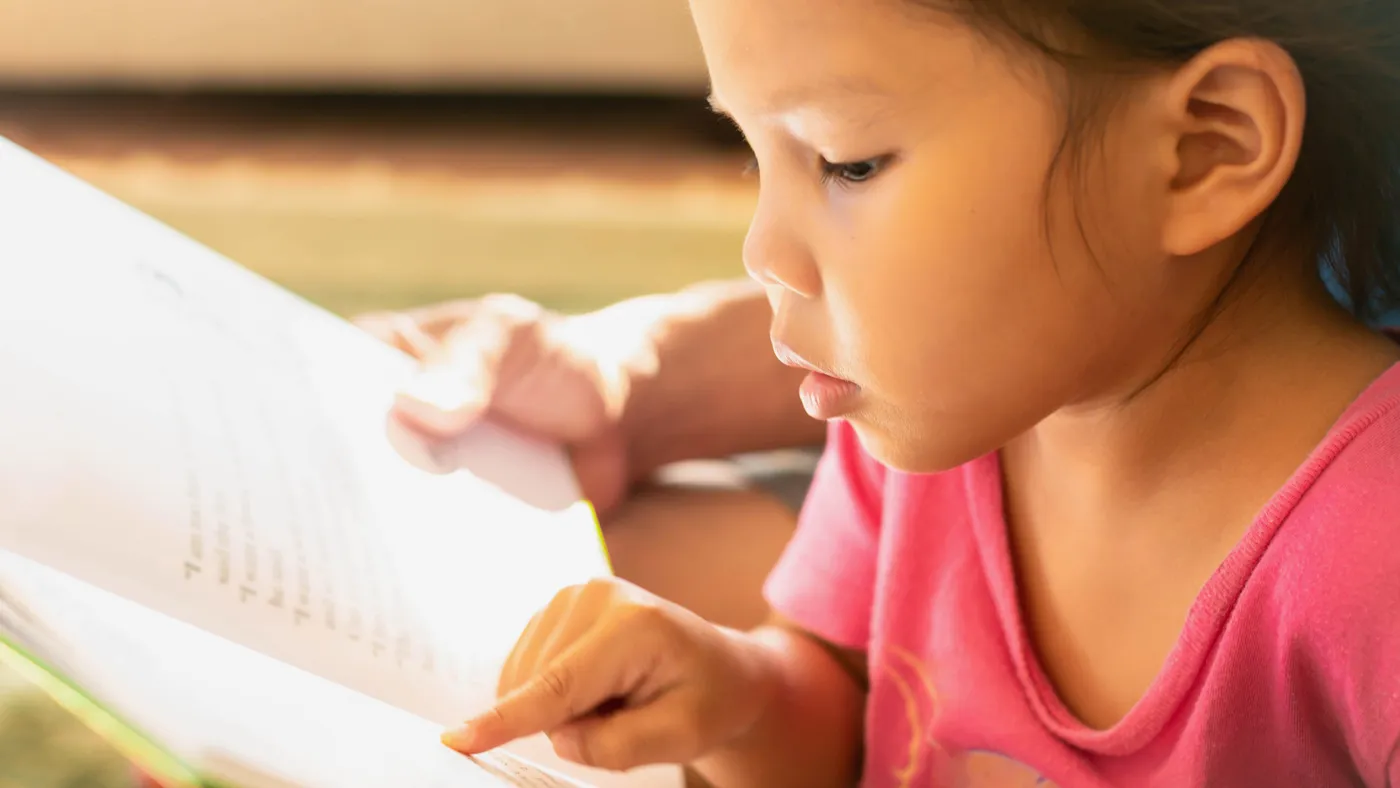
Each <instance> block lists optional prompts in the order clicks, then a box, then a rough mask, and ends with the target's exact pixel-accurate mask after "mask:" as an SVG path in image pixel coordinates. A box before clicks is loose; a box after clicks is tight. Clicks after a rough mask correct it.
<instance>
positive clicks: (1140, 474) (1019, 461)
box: [1003, 282, 1400, 530]
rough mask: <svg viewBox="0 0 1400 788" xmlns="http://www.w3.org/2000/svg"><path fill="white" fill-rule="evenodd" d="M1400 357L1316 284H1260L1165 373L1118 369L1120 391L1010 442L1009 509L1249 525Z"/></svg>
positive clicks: (1132, 521)
mask: <svg viewBox="0 0 1400 788" xmlns="http://www.w3.org/2000/svg"><path fill="white" fill-rule="evenodd" d="M1144 355H1146V354H1144ZM1397 358H1400V353H1398V352H1397V348H1396V346H1395V345H1394V344H1393V343H1391V342H1390V341H1389V340H1388V339H1385V338H1384V337H1380V336H1378V335H1376V334H1374V333H1373V332H1371V331H1369V330H1368V329H1366V328H1365V327H1363V326H1361V325H1359V324H1358V323H1356V322H1355V321H1354V320H1353V319H1352V318H1351V317H1350V316H1349V315H1347V314H1345V313H1344V312H1343V311H1342V310H1341V309H1340V308H1339V307H1337V305H1336V304H1335V303H1334V302H1332V300H1331V298H1330V296H1328V295H1327V293H1326V292H1325V291H1323V290H1321V288H1314V287H1301V286H1298V285H1297V284H1296V283H1292V285H1291V286H1290V284H1289V283H1286V282H1276V283H1272V285H1271V284H1269V283H1258V286H1256V287H1253V288H1251V289H1250V292H1249V294H1248V297H1246V298H1242V299H1236V300H1235V301H1234V302H1233V303H1231V304H1230V305H1229V306H1228V307H1227V308H1225V309H1223V310H1221V313H1220V314H1219V315H1218V317H1217V318H1216V319H1215V320H1213V321H1212V322H1211V323H1210V325H1209V326H1207V328H1206V329H1205V330H1204V332H1202V334H1201V335H1200V337H1199V338H1198V340H1197V341H1196V342H1195V343H1193V344H1192V346H1191V347H1190V348H1189V349H1188V350H1187V352H1186V353H1185V354H1183V355H1182V356H1181V357H1180V358H1179V359H1178V360H1177V361H1176V362H1175V363H1173V364H1171V365H1170V367H1169V368H1168V369H1167V371H1166V372H1162V371H1161V367H1160V365H1158V367H1157V368H1155V369H1151V370H1149V371H1147V373H1146V374H1142V375H1138V376H1136V377H1135V378H1125V379H1124V380H1122V381H1119V383H1120V385H1118V386H1116V387H1115V390H1116V391H1117V392H1118V393H1116V394H1107V395H1102V396H1100V397H1098V398H1096V399H1095V400H1093V401H1086V402H1083V403H1080V404H1077V405H1074V406H1071V407H1067V408H1064V409H1062V410H1061V411H1060V412H1058V413H1056V414H1054V415H1053V416H1051V417H1050V418H1048V419H1046V420H1045V421H1043V422H1042V423H1040V424H1039V425H1037V426H1036V427H1035V428H1034V429H1032V430H1031V431H1030V432H1028V433H1026V434H1025V435H1023V436H1021V437H1020V438H1018V439H1017V440H1016V441H1013V442H1012V444H1010V445H1008V446H1007V447H1006V450H1005V452H1004V453H1003V462H1004V464H1005V467H1006V475H1007V482H1008V495H1009V498H1010V500H1009V504H1010V506H1011V509H1012V516H1020V515H1021V514H1024V513H1026V512H1034V513H1035V517H1036V518H1037V519H1040V518H1042V517H1047V516H1048V517H1049V518H1051V519H1053V520H1054V521H1056V522H1060V521H1063V522H1064V523H1065V524H1066V527H1068V526H1069V524H1073V527H1076V528H1106V529H1112V530H1122V529H1123V528H1125V527H1127V528H1136V527H1144V528H1151V527H1153V524H1161V525H1162V526H1163V527H1169V528H1181V527H1192V528H1202V529H1211V530H1217V529H1221V528H1227V529H1228V528H1233V527H1236V526H1240V524H1241V520H1243V526H1244V527H1247V525H1248V523H1249V522H1252V520H1253V518H1254V515H1255V514H1256V513H1257V512H1258V511H1259V509H1260V508H1261V507H1262V506H1263V505H1264V504H1265V503H1266V502H1267V501H1268V499H1269V498H1270V497H1272V495H1273V494H1274V492H1276V491H1277V490H1278V488H1279V487H1281V486H1282V485H1283V484H1284V483H1285V482H1286V481H1287V479H1288V478H1289V477H1290V476H1291V475H1292V473H1293V472H1294V471H1295V470H1296V469H1297V467H1298V466H1299V465H1300V464H1301V463H1302V462H1303V461H1304V460H1305V459H1306V457H1307V455H1308V454H1309V453H1310V452H1311V451H1312V449H1313V448H1314V447H1316V445H1317V444H1318V443H1319V442H1320V441H1322V440H1323V438H1324V437H1325V436H1326V434H1327V432H1328V430H1329V429H1330V428H1331V426H1332V425H1333V423H1334V422H1335V421H1336V419H1337V418H1338V417H1339V416H1340V415H1341V414H1342V413H1343V412H1344V411H1345V410H1346V408H1347V407H1348V405H1349V404H1350V403H1351V402H1352V401H1353V400H1354V399H1355V398H1356V396H1357V395H1358V394H1360V393H1361V392H1362V391H1363V390H1364V389H1365V388H1366V386H1367V385H1369V384H1370V383H1371V382H1372V381H1373V380H1374V379H1375V378H1376V377H1377V376H1378V375H1379V374H1380V373H1381V372H1383V371H1384V370H1385V369H1386V368H1388V367H1389V366H1390V365H1391V364H1393V363H1394V362H1395V361H1396V360H1397ZM1145 381H1151V382H1150V384H1148V385H1146V387H1145V388H1143V383H1144V382H1145ZM1203 513H1211V514H1210V515H1205V514H1203Z"/></svg>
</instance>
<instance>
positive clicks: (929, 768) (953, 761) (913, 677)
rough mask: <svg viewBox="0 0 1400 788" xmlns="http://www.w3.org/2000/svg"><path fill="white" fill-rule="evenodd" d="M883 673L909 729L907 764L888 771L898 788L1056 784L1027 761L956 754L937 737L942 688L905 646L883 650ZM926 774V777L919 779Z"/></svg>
mask: <svg viewBox="0 0 1400 788" xmlns="http://www.w3.org/2000/svg"><path fill="white" fill-rule="evenodd" d="M885 656H886V659H885V660H884V661H883V664H882V665H881V666H880V670H879V676H880V677H881V678H883V679H884V680H885V681H887V682H889V684H890V686H892V687H894V689H895V691H896V692H897V693H898V694H899V697H900V700H901V701H902V702H903V706H904V721H905V725H906V726H907V727H906V730H907V731H908V733H909V739H908V746H907V747H906V748H905V751H904V758H903V762H902V763H899V764H897V765H896V766H895V767H894V769H893V772H892V773H891V774H890V776H891V777H893V778H894V782H893V784H894V785H895V786H897V787H898V788H1055V786H1054V784H1053V783H1051V782H1050V781H1049V780H1046V779H1045V778H1044V777H1041V776H1040V774H1039V773H1038V772H1036V771H1035V770H1034V769H1031V768H1030V767H1028V766H1025V765H1024V764H1021V763H1019V762H1017V761H1014V760H1012V759H1010V758H1006V757H1004V756H1002V755H998V754H996V753H992V752H984V751H972V752H967V753H961V754H958V755H953V754H950V753H948V752H947V751H946V750H945V749H944V748H943V747H942V745H940V744H939V743H938V740H937V738H935V737H934V735H933V725H934V721H935V720H936V718H937V716H938V691H937V689H936V686H935V682H934V680H933V676H932V675H931V673H930V671H929V670H928V667H927V666H926V665H925V664H924V662H923V661H922V660H920V659H919V658H918V657H916V656H915V655H914V654H912V653H911V652H909V651H908V650H906V649H903V648H900V647H899V646H895V645H888V646H887V647H886V648H885ZM921 776H922V779H921Z"/></svg>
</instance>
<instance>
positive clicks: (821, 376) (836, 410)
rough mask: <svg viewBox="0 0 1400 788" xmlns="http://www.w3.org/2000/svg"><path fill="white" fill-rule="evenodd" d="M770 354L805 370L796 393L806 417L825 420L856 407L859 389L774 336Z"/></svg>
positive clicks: (840, 415) (843, 414)
mask: <svg viewBox="0 0 1400 788" xmlns="http://www.w3.org/2000/svg"><path fill="white" fill-rule="evenodd" d="M773 353H774V355H776V356H777V357H778V361H780V362H782V363H783V364H785V365H786V366H789V367H793V368H794V369H802V370H806V371H807V378H806V379H805V380H803V381H802V387H801V388H800V389H799V390H798V397H799V398H800V399H801V400H802V407H803V408H804V409H805V410H806V411H807V415H809V416H811V417H812V418H814V419H818V420H821V421H828V420H831V419H836V418H840V417H842V416H845V415H846V414H848V413H850V412H851V411H852V410H855V408H856V407H857V406H858V405H859V403H860V399H861V397H860V394H861V389H860V386H858V385H856V384H855V383H852V382H851V381H849V380H846V379H844V378H840V377H837V376H836V375H834V374H832V373H830V372H828V371H826V370H825V369H823V368H821V367H819V366H817V365H816V364H813V363H812V362H810V361H808V360H807V359H805V358H803V357H802V356H800V355H798V354H797V352H796V351H794V350H793V349H792V348H790V347H788V346H787V345H785V344H783V343H782V342H781V341H779V340H778V339H777V338H776V337H774V338H773Z"/></svg>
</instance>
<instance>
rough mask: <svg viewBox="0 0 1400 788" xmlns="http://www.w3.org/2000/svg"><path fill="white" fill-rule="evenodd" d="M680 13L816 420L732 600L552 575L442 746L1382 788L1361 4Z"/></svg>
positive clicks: (1376, 462) (1389, 592)
mask: <svg viewBox="0 0 1400 788" xmlns="http://www.w3.org/2000/svg"><path fill="white" fill-rule="evenodd" d="M691 5H692V11H693V13H694V16H695V19H696V22H697V24H698V28H699V32H700V37H701V40H702V43H703V45H704V49H705V53H706V57H707V60H708V63H709V68H710V73H711V77H712V83H713V102H714V104H715V106H716V107H717V108H718V109H719V110H720V111H722V112H724V113H726V114H728V115H730V116H731V117H732V118H733V119H734V120H735V121H736V122H737V123H738V125H739V126H740V127H741V128H742V130H743V131H744V132H745V134H746V135H747V137H748V139H749V142H750V144H751V145H752V147H753V150H754V152H755V154H756V160H757V163H758V164H759V165H761V169H762V187H761V191H760V198H759V204H758V209H757V215H756V217H755V218H754V223H753V227H752V231H751V233H750V236H749V238H748V242H747V245H746V248H745V256H746V262H747V265H748V267H749V269H750V272H751V273H752V275H753V276H754V277H756V278H758V279H759V280H760V281H762V282H763V283H764V284H765V285H767V288H768V291H769V293H770V295H771V301H772V306H773V310H774V321H773V328H772V331H773V340H774V346H775V348H776V349H777V352H778V354H779V356H780V357H781V358H782V359H783V360H785V361H787V362H788V363H790V364H793V365H796V366H800V367H805V368H808V369H810V370H811V375H810V376H809V378H808V379H807V382H806V384H805V385H804V387H803V392H802V397H803V401H804V403H805V405H806V407H807V409H808V411H809V412H810V413H811V415H812V416H814V417H817V418H820V419H826V420H829V421H830V422H831V427H830V440H829V446H828V450H827V454H826V456H825V458H824V461H823V465H822V468H821V470H820V472H819V473H818V476H817V478H816V480H815V483H814V487H813V491H812V494H811V497H810V499H809V501H808V503H807V505H806V509H805V512H804V514H803V519H802V522H801V525H800V527H799V530H798V533H797V534H796V536H795V537H794V540H793V541H792V543H791V544H790V546H789V548H788V550H787V553H786V554H785V557H784V558H783V559H782V561H781V562H780V564H779V565H778V567H777V568H776V570H775V571H774V572H773V574H772V576H771V578H770V580H769V583H768V587H767V592H768V598H769V600H770V602H771V605H772V607H773V609H774V611H775V614H774V620H773V623H772V624H771V625H768V626H765V627H762V628H760V629H758V630H756V631H753V632H743V633H741V632H735V631H728V630H723V629H719V628H716V627H713V626H711V625H709V624H706V623H705V622H703V621H702V620H700V619H699V618H698V617H696V616H694V615H691V614H689V613H687V612H686V611H684V610H680V609H677V608H675V607H674V606H671V605H669V604H667V603H665V602H663V601H660V600H657V599H655V598H651V597H649V596H647V595H646V594H644V593H642V592H640V591H638V590H636V589H634V588H631V587H628V586H625V585H622V584H620V583H612V582H605V583H595V584H592V585H589V586H587V587H583V588H576V589H571V590H569V591H566V592H564V593H563V594H561V595H560V596H559V597H558V599H557V600H556V601H555V602H554V603H553V604H552V605H551V606H550V607H549V608H548V609H546V610H545V611H543V612H542V613H541V614H540V615H539V616H538V617H537V618H536V619H535V620H534V622H532V624H531V625H530V627H529V629H528V630H527V631H526V632H525V633H524V635H523V636H522V638H521V640H520V642H519V644H518V646H517V649H516V651H515V653H514V655H513V657H512V658H511V660H510V662H509V664H508V666H507V668H506V670H505V672H504V674H503V675H502V678H501V691H502V697H501V700H500V701H499V703H498V705H497V706H496V707H495V708H494V709H492V710H490V711H489V712H487V713H486V714H483V715H482V716H480V717H478V718H476V719H474V720H472V721H471V722H469V723H468V724H467V725H466V726H464V727H463V728H462V729H461V730H458V731H454V732H452V733H449V734H447V735H446V737H445V739H446V741H447V742H448V743H449V744H450V745H452V746H454V747H456V748H457V749H460V750H462V751H464V752H476V751H480V750H482V749H487V748H491V747H495V746H498V745H501V744H504V743H506V742H507V741H509V740H511V739H513V738H515V737H518V736H522V735H527V734H533V733H536V732H540V731H546V732H548V733H549V735H550V736H551V738H552V739H553V741H554V743H555V745H556V747H557V748H558V749H559V751H560V752H561V754H563V755H565V756H566V757H570V758H574V759H577V760H580V761H582V762H585V763H590V764H594V765H598V766H602V767H606V768H615V769H625V768H629V767H632V766H635V765H638V764H642V763H649V762H660V761H669V762H684V763H689V764H691V765H692V766H693V767H694V769H695V770H696V771H697V772H698V773H699V774H701V775H703V776H704V777H705V778H707V779H708V781H709V782H712V783H714V784H715V785H719V786H725V788H730V787H732V786H765V787H771V786H784V785H791V786H802V787H803V788H811V787H813V786H825V785H830V786H843V785H850V784H851V783H853V782H855V781H857V780H859V781H860V783H861V784H862V785H867V786H1012V785H1027V786H1029V785H1051V784H1053V785H1059V786H1094V787H1097V786H1132V787H1134V788H1136V787H1138V786H1165V787H1171V788H1176V787H1179V786H1231V787H1233V786H1271V787H1272V786H1334V785H1338V786H1340V785H1348V786H1350V785H1367V786H1385V785H1392V784H1395V785H1400V622H1397V621H1396V618H1395V616H1396V613H1395V611H1394V606H1395V605H1396V603H1397V602H1400V555H1398V554H1397V549H1398V548H1400V486H1398V485H1397V484H1396V479H1397V471H1400V409H1398V408H1397V405H1398V404H1400V367H1397V366H1396V361H1397V359H1400V351H1398V350H1397V346H1396V345H1395V344H1394V343H1393V342H1391V341H1390V340H1389V339H1387V338H1385V337H1383V336H1382V335H1380V334H1379V333H1377V332H1375V331H1373V330H1372V329H1371V328H1369V327H1368V321H1370V320H1372V319H1373V318H1374V317H1376V316H1377V315H1379V314H1381V313H1383V312H1385V311H1387V310H1388V309H1390V308H1391V307H1392V306H1393V305H1394V304H1395V303H1396V301H1397V293H1400V222H1397V209H1400V202H1397V200H1400V182H1397V178H1398V177H1400V3H1397V2H1395V0H942V1H941V2H933V1H932V0H867V1H866V2H855V0H692V4H691ZM1319 271H1321V272H1322V275H1321V276H1319ZM1329 284H1330V285H1332V291H1334V292H1335V296H1334V292H1330V291H1329ZM1339 302H1340V305H1339Z"/></svg>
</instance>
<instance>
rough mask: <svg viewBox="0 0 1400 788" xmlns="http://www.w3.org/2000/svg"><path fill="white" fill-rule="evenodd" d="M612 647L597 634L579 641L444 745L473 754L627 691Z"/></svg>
mask: <svg viewBox="0 0 1400 788" xmlns="http://www.w3.org/2000/svg"><path fill="white" fill-rule="evenodd" d="M610 651H611V649H610V648H609V647H608V646H606V645H604V644H603V643H601V642H599V641H598V639H597V637H596V636H595V637H592V638H585V639H584V640H581V641H579V642H578V643H576V644H575V645H574V646H572V647H571V648H570V649H569V650H567V651H565V652H564V654H563V655H562V656H561V657H560V658H559V659H557V660H555V661H554V662H553V663H552V664H550V665H549V666H548V667H547V668H546V669H545V670H544V672H542V673H540V674H539V675H537V676H535V677H534V678H532V679H530V680H529V681H527V682H525V683H524V684H522V685H521V686H520V687H519V688H518V689H516V690H515V691H513V692H510V693H508V694H507V695H506V696H505V697H503V698H501V699H500V700H498V701H497V702H496V705H495V706H493V707H492V708H491V709H490V710H488V711H487V712H485V713H484V714H481V715H479V716H477V717H475V718H474V719H471V720H469V721H467V723H466V724H464V725H462V726H461V727H460V728H457V729H456V730H452V731H449V732H447V733H445V734H443V737H442V741H443V744H446V745H447V746H448V747H451V748H452V749H454V750H457V751H458V752H462V753H466V754H468V755H473V754H476V753H480V752H486V751H488V750H494V749H496V748H497V747H502V746H505V745H507V744H510V743H511V742H513V741H515V740H517V739H522V738H525V737H526V736H532V735H534V734H536V733H542V732H544V731H548V730H553V729H554V728H557V727H559V726H560V725H563V724H564V723H567V722H569V721H571V720H574V719H577V718H579V717H582V716H584V715H585V714H588V713H589V712H591V711H593V710H594V709H596V708H598V707H599V706H601V705H603V703H605V702H606V701H608V700H610V699H612V698H613V697H615V696H616V695H618V694H620V692H621V690H622V688H621V687H619V686H618V677H619V676H621V675H623V673H622V671H619V670H618V669H617V667H618V666H617V665H615V664H613V660H611V659H608V658H607V657H608V655H609V652H610Z"/></svg>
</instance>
